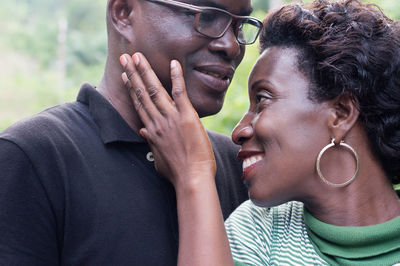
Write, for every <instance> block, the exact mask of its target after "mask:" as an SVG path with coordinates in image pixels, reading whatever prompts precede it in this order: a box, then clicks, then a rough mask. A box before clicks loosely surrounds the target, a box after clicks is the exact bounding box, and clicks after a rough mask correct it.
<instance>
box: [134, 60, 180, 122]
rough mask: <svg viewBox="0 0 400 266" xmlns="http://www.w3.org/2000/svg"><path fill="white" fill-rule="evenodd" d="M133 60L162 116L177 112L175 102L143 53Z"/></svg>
mask: <svg viewBox="0 0 400 266" xmlns="http://www.w3.org/2000/svg"><path fill="white" fill-rule="evenodd" d="M132 58H133V60H134V62H135V67H136V69H137V72H138V74H139V76H140V78H141V80H142V82H143V84H144V85H145V88H146V91H147V93H148V94H149V96H150V99H151V100H152V101H153V103H154V105H155V106H157V108H158V110H159V111H160V112H161V113H162V114H167V113H168V112H169V111H172V110H175V108H174V105H175V104H174V102H173V101H172V99H171V97H170V96H169V94H168V93H167V91H166V90H165V89H164V87H163V85H162V84H161V82H160V80H159V79H158V77H157V76H156V74H155V73H154V71H153V69H152V67H151V66H150V64H149V62H148V61H147V59H146V58H145V57H144V56H143V55H142V54H141V53H136V54H134V55H133V56H132Z"/></svg>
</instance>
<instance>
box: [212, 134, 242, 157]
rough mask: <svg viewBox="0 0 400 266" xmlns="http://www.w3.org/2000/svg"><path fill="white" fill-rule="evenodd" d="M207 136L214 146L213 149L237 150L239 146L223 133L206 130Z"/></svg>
mask: <svg viewBox="0 0 400 266" xmlns="http://www.w3.org/2000/svg"><path fill="white" fill-rule="evenodd" d="M207 134H208V137H209V139H210V142H211V144H212V146H213V148H214V150H224V151H229V150H231V151H235V152H236V151H237V150H238V149H239V146H238V145H236V144H235V143H233V141H232V139H231V138H230V137H228V136H226V135H224V134H221V133H218V132H215V131H211V130H207Z"/></svg>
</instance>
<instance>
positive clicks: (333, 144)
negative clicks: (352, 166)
mask: <svg viewBox="0 0 400 266" xmlns="http://www.w3.org/2000/svg"><path fill="white" fill-rule="evenodd" d="M335 145H336V144H335V139H334V138H333V139H332V141H331V143H329V144H328V145H326V146H325V147H324V148H323V149H322V150H321V151H320V153H319V154H318V158H317V162H316V167H317V173H318V176H319V177H320V178H321V179H322V181H324V182H325V183H326V184H328V185H330V186H332V187H345V186H347V185H348V184H350V183H351V182H353V181H354V179H355V178H356V177H357V175H358V172H359V171H360V159H359V158H358V154H357V152H356V151H355V150H354V149H353V147H351V146H350V145H348V144H347V143H344V141H343V140H342V141H341V142H340V143H339V145H340V146H342V147H346V148H347V149H349V150H350V151H351V152H352V153H353V155H354V157H355V158H356V163H357V167H356V172H355V173H354V175H353V176H352V177H351V178H350V179H349V180H347V181H346V182H344V183H341V184H335V183H332V182H330V181H328V180H327V179H326V178H325V177H324V176H323V174H322V172H321V167H320V163H321V157H322V155H323V154H324V153H325V151H326V150H327V149H329V148H332V147H333V146H335Z"/></svg>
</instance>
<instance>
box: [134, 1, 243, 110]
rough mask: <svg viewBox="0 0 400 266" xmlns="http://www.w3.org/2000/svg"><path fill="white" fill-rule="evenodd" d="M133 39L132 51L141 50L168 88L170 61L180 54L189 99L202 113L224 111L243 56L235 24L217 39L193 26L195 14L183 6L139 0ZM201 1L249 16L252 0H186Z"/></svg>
mask: <svg viewBox="0 0 400 266" xmlns="http://www.w3.org/2000/svg"><path fill="white" fill-rule="evenodd" d="M136 1H137V7H138V8H136V11H135V14H134V15H133V18H132V20H133V27H132V28H133V32H132V34H133V36H134V38H133V40H134V43H131V44H129V45H130V46H131V47H132V48H130V47H128V48H127V49H128V50H129V51H128V52H129V53H131V54H132V53H133V52H142V53H143V54H144V55H145V56H146V57H147V59H148V60H149V62H150V64H151V65H152V67H153V69H154V71H155V73H156V74H157V76H158V77H159V79H160V80H161V82H162V83H163V85H164V87H165V88H166V89H167V90H168V91H170V89H171V81H170V75H169V71H170V70H169V64H170V61H171V60H172V59H177V60H178V61H179V62H180V63H181V64H182V68H183V71H184V76H185V81H186V87H187V92H188V95H189V98H190V100H191V102H192V104H193V106H194V108H195V109H196V110H197V112H198V113H199V115H200V116H201V117H202V116H207V115H212V114H215V113H217V112H219V111H220V109H221V108H222V104H223V101H224V97H225V93H226V91H227V89H228V86H229V84H230V81H231V80H232V77H233V73H234V71H235V69H236V67H237V66H238V65H239V63H240V62H241V60H242V59H243V55H244V51H245V49H244V46H243V45H239V44H238V42H237V40H236V36H235V34H234V31H233V28H232V27H230V28H229V29H228V30H227V32H226V33H225V34H224V35H223V36H222V37H220V38H218V39H211V38H208V37H205V36H203V35H201V34H200V33H198V32H197V31H196V30H195V29H194V20H195V15H194V13H193V12H189V11H187V10H185V9H184V8H180V7H174V6H170V5H166V4H162V3H155V2H150V1H147V0H136ZM181 2H184V3H189V4H193V5H198V6H213V7H218V8H221V9H225V10H227V11H229V12H231V13H233V14H237V15H249V14H250V12H251V1H250V0H182V1H181Z"/></svg>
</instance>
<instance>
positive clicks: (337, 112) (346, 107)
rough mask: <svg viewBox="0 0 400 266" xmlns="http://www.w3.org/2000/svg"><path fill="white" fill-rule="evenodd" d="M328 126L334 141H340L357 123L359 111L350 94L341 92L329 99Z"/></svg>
mask: <svg viewBox="0 0 400 266" xmlns="http://www.w3.org/2000/svg"><path fill="white" fill-rule="evenodd" d="M330 104H331V107H332V108H331V111H330V113H329V119H328V126H329V130H330V132H331V134H332V137H333V138H335V143H336V144H338V143H339V142H340V141H342V140H343V139H344V138H345V136H346V135H347V134H348V133H349V131H350V130H351V129H352V128H353V126H354V125H355V124H356V123H357V120H358V117H359V115H360V111H359V110H358V107H357V102H356V101H355V99H354V98H353V97H352V96H351V95H350V94H342V95H339V96H338V97H336V98H335V99H333V100H332V101H331V103H330Z"/></svg>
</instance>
